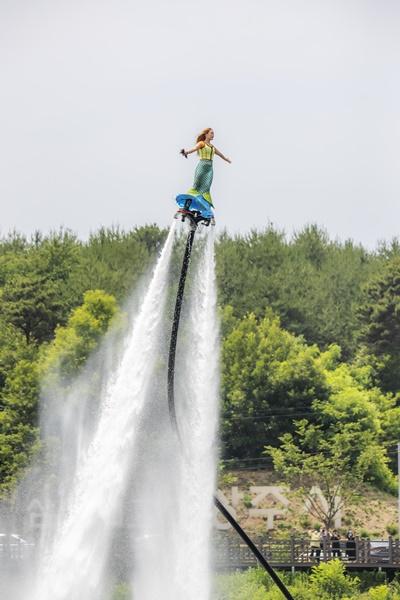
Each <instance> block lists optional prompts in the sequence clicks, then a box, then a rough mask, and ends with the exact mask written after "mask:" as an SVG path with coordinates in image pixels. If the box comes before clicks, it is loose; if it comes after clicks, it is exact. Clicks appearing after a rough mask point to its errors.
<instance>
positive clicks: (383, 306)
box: [359, 255, 400, 392]
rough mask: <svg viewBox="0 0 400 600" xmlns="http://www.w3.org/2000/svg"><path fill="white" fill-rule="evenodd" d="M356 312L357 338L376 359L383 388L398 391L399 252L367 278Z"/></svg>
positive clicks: (399, 363)
mask: <svg viewBox="0 0 400 600" xmlns="http://www.w3.org/2000/svg"><path fill="white" fill-rule="evenodd" d="M359 312H360V318H361V321H362V323H363V330H362V336H361V339H362V340H363V341H364V342H365V344H366V345H367V347H368V349H369V351H370V352H371V353H373V354H375V355H376V356H377V357H379V359H380V368H379V379H380V383H381V385H382V387H383V389H385V390H390V391H393V392H398V391H400V256H396V255H395V256H394V257H393V258H392V259H391V260H390V261H389V262H387V264H386V265H385V268H384V269H383V270H382V272H381V273H380V275H379V276H377V277H375V278H374V279H372V281H370V283H369V285H368V286H367V288H366V291H365V301H364V303H363V304H362V306H361V307H360V309H359Z"/></svg>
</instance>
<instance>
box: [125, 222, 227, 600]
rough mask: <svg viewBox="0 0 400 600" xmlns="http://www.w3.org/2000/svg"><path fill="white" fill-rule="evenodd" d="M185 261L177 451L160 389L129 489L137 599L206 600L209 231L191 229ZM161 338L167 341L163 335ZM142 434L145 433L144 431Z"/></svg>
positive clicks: (210, 426) (212, 382)
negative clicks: (191, 250) (188, 285)
mask: <svg viewBox="0 0 400 600" xmlns="http://www.w3.org/2000/svg"><path fill="white" fill-rule="evenodd" d="M197 236H198V240H196V246H197V247H199V248H200V250H199V251H198V252H197V251H196V252H195V254H197V256H194V261H193V263H192V269H191V272H192V274H193V275H192V277H191V278H190V279H191V280H192V281H193V280H194V283H193V285H192V290H191V293H189V301H188V302H186V308H185V310H184V311H183V313H184V314H183V315H182V324H181V331H180V334H179V342H178V346H179V348H180V352H179V354H180V355H181V357H182V355H183V357H184V359H183V360H182V359H180V360H179V361H178V365H177V369H176V373H175V382H176V388H177V394H176V404H177V406H176V408H177V416H178V423H179V428H180V431H181V433H182V441H183V445H184V448H182V447H181V446H180V444H179V442H178V439H177V437H176V433H175V431H174V430H173V429H172V427H171V423H170V419H169V415H168V412H167V397H166V393H165V392H166V372H165V370H163V371H162V372H161V373H160V383H161V382H162V384H163V387H164V394H160V397H159V402H158V403H154V404H152V407H153V412H152V413H151V414H150V415H149V420H148V427H151V430H152V433H153V439H155V440H157V443H153V444H152V447H151V448H149V447H148V440H146V439H144V440H143V448H142V459H141V461H140V469H139V471H141V472H138V474H137V475H138V478H139V480H140V485H139V486H138V488H137V491H136V496H135V500H136V510H135V515H136V519H135V532H136V535H135V540H134V556H135V557H136V558H135V564H134V572H133V575H132V579H133V588H134V593H135V598H136V597H138V598H140V600H154V599H155V598H163V600H208V598H209V594H210V575H209V567H210V558H209V557H210V533H211V529H212V522H213V514H214V513H213V491H214V486H215V457H216V450H215V438H216V428H217V413H218V409H217V406H218V387H219V378H218V372H219V368H218V366H219V361H218V333H219V332H218V324H217V319H216V285H215V268H214V236H213V232H209V233H208V234H207V236H206V237H205V238H201V237H200V236H199V234H197ZM168 342H169V339H168ZM148 433H149V432H148Z"/></svg>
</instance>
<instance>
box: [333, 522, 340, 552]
mask: <svg viewBox="0 0 400 600" xmlns="http://www.w3.org/2000/svg"><path fill="white" fill-rule="evenodd" d="M331 542H332V557H333V558H340V534H339V532H338V531H337V530H336V529H334V530H333V531H332V535H331Z"/></svg>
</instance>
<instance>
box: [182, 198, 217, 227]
mask: <svg viewBox="0 0 400 600" xmlns="http://www.w3.org/2000/svg"><path fill="white" fill-rule="evenodd" d="M176 203H177V205H178V206H179V210H178V212H177V213H176V215H175V218H179V217H181V219H182V221H185V220H186V219H189V221H190V222H191V223H193V224H194V225H196V227H197V225H198V224H199V223H201V224H202V225H205V226H206V227H208V226H209V225H215V219H214V211H213V207H212V204H210V203H209V202H208V201H207V200H206V199H205V198H204V197H203V196H202V195H201V194H199V195H198V196H192V195H191V194H179V196H177V197H176Z"/></svg>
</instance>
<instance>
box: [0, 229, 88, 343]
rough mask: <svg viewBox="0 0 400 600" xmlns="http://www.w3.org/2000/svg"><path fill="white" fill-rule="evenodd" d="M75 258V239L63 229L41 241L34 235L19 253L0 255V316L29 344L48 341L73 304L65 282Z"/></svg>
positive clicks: (67, 279) (67, 281) (67, 280)
mask: <svg viewBox="0 0 400 600" xmlns="http://www.w3.org/2000/svg"><path fill="white" fill-rule="evenodd" d="M76 258H77V253H76V240H75V238H74V237H73V236H71V235H70V234H68V233H63V232H61V233H59V234H56V235H53V236H51V237H49V238H46V239H44V240H43V239H41V237H40V236H38V235H37V236H36V238H35V240H34V244H32V245H31V246H28V247H27V248H25V249H24V250H23V251H22V252H18V253H16V254H14V255H11V257H10V252H8V253H5V254H3V255H0V280H1V279H2V280H3V287H2V289H1V292H0V294H1V307H0V316H1V317H3V319H4V320H5V321H7V322H8V323H11V324H12V325H14V326H15V327H17V328H18V329H19V330H21V331H22V332H23V334H24V335H25V338H26V341H27V342H28V343H30V342H36V343H41V342H43V341H48V340H50V339H51V338H52V336H53V332H54V329H55V327H56V325H57V324H59V323H63V322H65V320H66V318H67V315H68V312H69V311H70V309H71V307H72V306H73V303H74V299H73V298H71V294H70V288H69V285H68V284H69V275H70V272H71V268H72V267H73V265H74V264H75V263H76Z"/></svg>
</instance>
